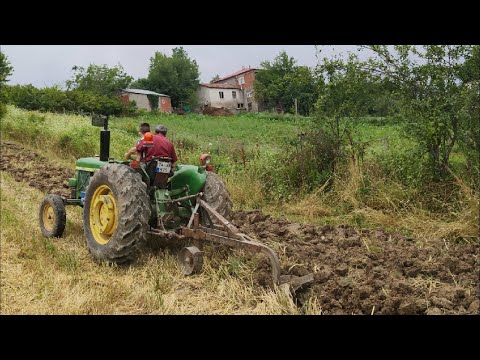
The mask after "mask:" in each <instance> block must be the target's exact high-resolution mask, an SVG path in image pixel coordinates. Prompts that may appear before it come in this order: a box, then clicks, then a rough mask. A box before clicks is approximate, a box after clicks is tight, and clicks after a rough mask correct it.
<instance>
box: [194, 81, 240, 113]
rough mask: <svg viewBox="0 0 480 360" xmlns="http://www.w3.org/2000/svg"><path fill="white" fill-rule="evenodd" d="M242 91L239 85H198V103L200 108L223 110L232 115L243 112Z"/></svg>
mask: <svg viewBox="0 0 480 360" xmlns="http://www.w3.org/2000/svg"><path fill="white" fill-rule="evenodd" d="M243 93H244V91H243V90H242V89H241V88H240V86H239V85H232V84H200V86H199V88H198V90H197V96H198V102H199V105H200V106H202V107H207V106H210V107H215V108H225V109H228V110H230V111H231V112H233V113H238V112H240V111H242V110H245V101H244V96H243Z"/></svg>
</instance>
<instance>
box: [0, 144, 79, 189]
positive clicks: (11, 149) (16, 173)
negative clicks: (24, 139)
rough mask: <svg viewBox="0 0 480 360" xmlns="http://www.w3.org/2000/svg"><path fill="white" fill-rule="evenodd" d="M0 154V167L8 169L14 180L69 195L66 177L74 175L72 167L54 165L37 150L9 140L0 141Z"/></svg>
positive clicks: (4, 169)
mask: <svg viewBox="0 0 480 360" xmlns="http://www.w3.org/2000/svg"><path fill="white" fill-rule="evenodd" d="M0 154H1V155H0V169H1V170H2V171H8V172H9V173H10V174H11V175H12V176H13V177H14V178H15V180H16V181H23V182H25V183H27V184H28V185H30V186H32V187H34V188H36V189H38V190H40V191H43V192H45V193H50V194H57V195H60V196H66V197H68V196H69V194H70V190H69V188H68V178H71V177H73V176H74V171H73V169H68V168H64V167H61V166H58V165H54V164H52V162H51V161H49V160H48V159H47V158H45V157H44V156H42V155H41V154H39V153H38V152H35V151H32V150H27V149H25V148H22V147H21V146H20V145H17V144H14V143H10V142H4V141H2V142H1V143H0Z"/></svg>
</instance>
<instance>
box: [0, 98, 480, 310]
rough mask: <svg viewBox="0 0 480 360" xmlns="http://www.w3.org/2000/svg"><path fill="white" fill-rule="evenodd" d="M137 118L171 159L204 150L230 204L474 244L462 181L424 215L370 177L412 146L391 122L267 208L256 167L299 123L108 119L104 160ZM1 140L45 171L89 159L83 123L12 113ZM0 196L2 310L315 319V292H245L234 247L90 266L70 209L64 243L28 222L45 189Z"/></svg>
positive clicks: (247, 265)
mask: <svg viewBox="0 0 480 360" xmlns="http://www.w3.org/2000/svg"><path fill="white" fill-rule="evenodd" d="M142 121H147V122H149V123H150V124H151V125H157V124H159V123H163V124H165V125H167V127H168V128H169V134H168V135H169V137H170V138H171V139H173V141H174V143H175V145H176V148H177V151H178V153H179V157H180V161H181V162H185V163H196V162H197V161H198V156H199V155H200V153H202V152H205V151H208V152H211V153H212V154H213V156H214V162H215V163H216V165H217V169H218V172H219V173H220V174H221V175H222V177H223V178H224V180H225V182H226V184H227V186H228V188H229V190H230V192H231V195H232V199H233V202H234V205H235V208H236V209H253V208H257V209H262V210H263V211H264V212H265V213H269V214H272V215H273V216H275V217H286V218H287V219H289V220H290V221H298V222H307V223H314V224H350V225H353V226H354V227H356V228H358V229H362V228H382V229H387V230H391V231H398V232H403V233H406V234H408V235H409V236H412V237H414V238H416V239H421V240H422V241H423V242H427V243H428V241H429V239H444V240H445V241H450V240H462V241H467V242H468V241H474V240H475V239H476V236H477V234H478V195H476V194H475V193H474V192H473V191H472V190H471V189H469V188H468V187H467V186H465V185H464V184H463V183H462V182H461V179H459V181H458V183H456V184H452V185H451V186H457V187H458V188H459V189H460V190H459V191H458V192H459V197H458V198H457V199H455V201H452V204H450V203H448V201H446V200H445V201H443V203H444V204H446V210H444V211H440V212H432V211H430V210H428V209H426V208H425V207H424V206H422V204H421V203H420V202H419V201H418V199H422V197H421V196H420V195H421V194H420V195H419V194H418V191H417V190H416V189H414V188H409V187H408V186H405V185H404V184H401V183H399V182H398V181H395V180H393V179H392V178H391V177H389V174H384V173H381V172H379V170H378V167H377V166H376V160H377V159H378V158H380V157H381V156H386V155H388V154H390V153H392V151H393V152H395V151H408V150H409V149H410V148H411V146H412V144H411V143H409V142H408V141H407V140H406V139H405V138H403V137H402V136H401V128H400V127H399V126H398V125H396V124H395V123H391V124H388V123H387V124H385V123H376V122H375V121H372V120H371V119H365V121H361V122H360V125H359V126H357V127H356V128H355V132H354V134H355V136H356V139H357V140H359V141H369V142H370V145H369V146H368V148H367V151H366V153H365V162H364V164H363V166H362V167H359V166H358V164H357V165H356V164H354V163H348V164H345V168H344V169H343V173H342V174H340V175H336V176H335V177H334V178H332V179H330V180H329V182H331V183H332V184H333V185H332V187H331V188H330V189H329V190H328V189H327V188H326V186H324V185H325V184H322V183H319V184H315V186H314V188H315V189H316V190H314V191H312V192H310V193H305V192H304V193H302V192H299V193H297V194H296V193H292V197H291V198H290V199H289V200H279V201H275V200H272V199H273V197H269V196H268V195H269V194H268V193H267V192H268V191H269V190H268V189H266V188H265V186H264V185H265V184H264V180H265V179H266V175H265V172H264V169H265V168H270V169H271V168H275V167H276V166H279V165H278V163H276V162H279V161H282V160H281V156H279V155H282V154H283V153H284V152H285V151H288V147H289V146H291V145H290V143H291V142H292V141H294V140H295V138H296V137H297V136H298V134H300V133H302V132H303V131H306V130H308V128H309V126H310V124H311V123H310V119H304V118H299V119H295V118H294V117H284V118H282V117H278V116H276V115H272V116H270V115H268V114H261V115H252V116H235V117H205V116H201V115H188V116H176V115H162V114H159V115H155V116H153V115H149V116H146V117H145V118H142V119H139V118H135V119H131V118H120V119H112V120H111V122H110V126H111V129H112V135H111V137H112V145H111V155H112V156H114V157H122V156H123V154H124V152H125V151H126V149H128V148H129V147H130V146H131V145H132V144H133V143H134V142H135V141H136V140H137V127H138V125H139V123H140V122H142ZM1 140H2V141H6V140H8V141H11V142H14V143H17V144H20V145H21V146H22V147H25V148H26V149H31V150H32V151H37V152H40V153H41V154H44V155H45V156H46V157H47V158H48V159H49V161H51V162H52V164H56V165H59V166H63V167H67V168H71V169H72V170H73V169H74V165H75V160H76V158H77V157H80V156H92V155H94V154H98V152H99V129H98V128H95V127H92V126H91V125H90V119H89V118H87V117H81V116H73V115H61V114H50V113H39V112H29V111H23V110H20V109H17V108H13V107H9V108H8V113H7V116H6V118H4V119H3V120H2V124H1ZM459 161H460V162H461V161H462V159H459ZM25 166H34V165H33V164H25ZM280 175H281V174H280ZM277 186H278V184H277ZM286 189H287V190H288V188H286ZM274 190H275V189H273V190H272V191H274ZM434 190H435V191H437V190H438V189H434ZM275 191H276V190H275ZM288 191H290V192H291V190H288ZM0 195H1V214H2V215H1V231H2V234H1V239H2V243H1V245H2V246H1V254H0V255H1V259H2V266H1V277H2V281H1V286H2V291H1V299H0V303H1V310H0V311H1V313H3V314H11V313H16V314H18V313H23V314H52V313H56V314H80V313H81V314H85V313H88V314H105V313H109V314H115V313H122V314H319V313H321V312H322V308H321V306H319V303H318V299H317V298H316V297H315V296H312V297H310V298H308V299H306V301H305V302H304V305H303V306H302V307H298V306H297V305H296V304H295V303H294V300H293V299H292V297H291V296H289V295H287V294H285V292H284V291H283V290H282V289H280V288H273V289H265V288H261V287H258V286H256V285H255V283H254V280H253V277H252V274H253V272H254V271H255V268H256V267H257V265H258V264H257V262H256V259H255V258H253V259H252V258H251V257H249V256H243V254H242V253H238V252H235V253H219V254H217V255H214V256H210V257H206V258H205V264H204V272H203V273H202V274H200V275H198V276H195V277H188V278H186V277H183V276H182V275H181V274H180V272H179V269H178V265H177V262H176V251H175V249H171V250H169V249H168V248H167V249H165V250H164V251H161V252H160V253H155V254H150V255H145V256H144V257H143V258H142V259H141V260H140V262H139V263H138V264H136V265H134V266H131V267H128V268H124V267H117V266H106V265H98V264H96V263H94V262H93V261H92V259H91V256H90V254H89V253H88V250H87V248H86V246H85V243H84V238H83V229H82V219H81V209H80V208H76V207H74V208H68V209H67V228H68V233H67V235H66V238H65V239H62V240H45V239H44V238H43V237H42V236H41V234H40V232H39V230H38V224H37V216H38V215H37V209H38V204H39V203H40V201H41V199H42V197H43V196H44V194H43V193H42V192H41V191H39V190H36V189H35V188H32V187H29V186H27V185H26V184H25V183H20V182H16V181H15V180H14V179H13V177H12V176H11V175H10V173H8V172H6V171H2V172H1V194H0ZM19 199H22V201H19ZM267 199H269V200H267ZM438 201H439V202H442V200H441V198H440V200H438ZM278 250H281V249H280V248H279V249H278ZM285 265H286V266H288V268H290V266H292V267H293V266H295V265H296V263H295V262H293V260H292V263H291V264H290V263H287V264H285Z"/></svg>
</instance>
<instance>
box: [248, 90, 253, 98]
mask: <svg viewBox="0 0 480 360" xmlns="http://www.w3.org/2000/svg"><path fill="white" fill-rule="evenodd" d="M252 96H253V91H251V90H250V91H247V98H251V97H252Z"/></svg>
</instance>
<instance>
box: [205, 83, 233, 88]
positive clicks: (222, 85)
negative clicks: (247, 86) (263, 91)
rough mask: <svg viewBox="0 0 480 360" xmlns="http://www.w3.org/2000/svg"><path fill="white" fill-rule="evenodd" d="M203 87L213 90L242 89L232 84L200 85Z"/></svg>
mask: <svg viewBox="0 0 480 360" xmlns="http://www.w3.org/2000/svg"><path fill="white" fill-rule="evenodd" d="M200 85H201V86H205V87H208V88H213V89H240V85H230V84H207V83H205V84H200Z"/></svg>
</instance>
